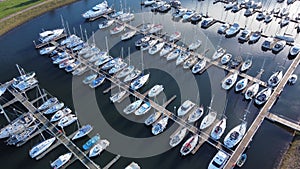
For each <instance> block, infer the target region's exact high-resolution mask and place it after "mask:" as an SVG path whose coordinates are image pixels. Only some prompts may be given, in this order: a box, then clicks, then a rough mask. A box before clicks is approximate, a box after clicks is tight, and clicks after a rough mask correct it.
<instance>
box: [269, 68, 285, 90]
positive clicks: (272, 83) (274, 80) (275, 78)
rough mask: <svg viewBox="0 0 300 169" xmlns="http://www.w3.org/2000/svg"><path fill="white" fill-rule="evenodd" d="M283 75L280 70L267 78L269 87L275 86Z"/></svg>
mask: <svg viewBox="0 0 300 169" xmlns="http://www.w3.org/2000/svg"><path fill="white" fill-rule="evenodd" d="M282 77H283V73H282V71H277V72H275V73H274V74H272V76H271V77H270V78H269V79H268V85H269V86H271V87H275V86H277V85H278V83H279V82H280V81H281V79H282Z"/></svg>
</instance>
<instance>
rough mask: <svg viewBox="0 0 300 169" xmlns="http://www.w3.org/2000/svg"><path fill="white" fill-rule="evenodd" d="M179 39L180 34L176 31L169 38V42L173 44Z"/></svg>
mask: <svg viewBox="0 0 300 169" xmlns="http://www.w3.org/2000/svg"><path fill="white" fill-rule="evenodd" d="M180 38H181V32H179V31H176V32H174V33H172V34H171V35H170V37H169V42H175V41H177V40H179V39H180Z"/></svg>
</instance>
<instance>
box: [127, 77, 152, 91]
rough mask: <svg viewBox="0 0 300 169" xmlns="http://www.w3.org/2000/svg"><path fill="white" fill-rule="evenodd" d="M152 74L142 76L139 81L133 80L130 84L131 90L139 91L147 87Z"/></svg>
mask: <svg viewBox="0 0 300 169" xmlns="http://www.w3.org/2000/svg"><path fill="white" fill-rule="evenodd" d="M149 77H150V74H149V73H148V74H145V75H141V76H140V77H138V78H137V79H135V80H133V81H132V82H131V83H130V88H131V89H132V90H138V89H140V88H141V87H143V86H144V85H145V83H146V82H147V81H148V80H149Z"/></svg>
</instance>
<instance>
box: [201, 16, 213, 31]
mask: <svg viewBox="0 0 300 169" xmlns="http://www.w3.org/2000/svg"><path fill="white" fill-rule="evenodd" d="M214 21H215V20H214V18H205V19H203V21H202V22H201V28H204V29H206V28H208V27H210V26H211V25H212V24H213V23H214Z"/></svg>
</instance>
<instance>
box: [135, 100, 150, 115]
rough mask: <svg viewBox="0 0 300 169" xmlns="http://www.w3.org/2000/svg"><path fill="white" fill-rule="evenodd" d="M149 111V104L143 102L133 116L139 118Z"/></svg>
mask: <svg viewBox="0 0 300 169" xmlns="http://www.w3.org/2000/svg"><path fill="white" fill-rule="evenodd" d="M150 109H151V104H150V102H145V103H143V104H142V105H141V107H140V108H138V109H137V110H136V111H135V112H134V114H135V115H137V116H140V115H143V114H146V113H147V112H148V111H149V110H150Z"/></svg>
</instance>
